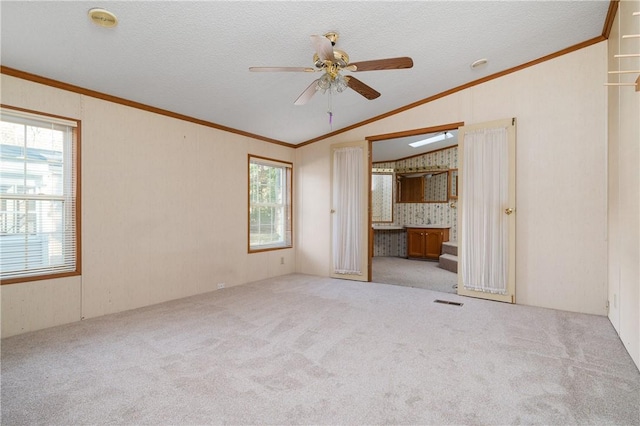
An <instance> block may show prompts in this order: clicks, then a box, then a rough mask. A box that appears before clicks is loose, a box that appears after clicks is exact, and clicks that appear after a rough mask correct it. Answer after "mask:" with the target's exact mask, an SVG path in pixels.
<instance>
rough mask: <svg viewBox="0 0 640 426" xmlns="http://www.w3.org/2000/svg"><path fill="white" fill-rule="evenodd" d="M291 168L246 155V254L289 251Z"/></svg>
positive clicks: (283, 164) (273, 161) (266, 159)
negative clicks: (276, 250)
mask: <svg viewBox="0 0 640 426" xmlns="http://www.w3.org/2000/svg"><path fill="white" fill-rule="evenodd" d="M291 175H292V164H291V163H285V162H282V161H276V160H270V159H268V158H262V157H255V156H251V155H249V252H255V251H261V250H273V249H280V248H287V247H291V179H292V176H291Z"/></svg>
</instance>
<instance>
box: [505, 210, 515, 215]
mask: <svg viewBox="0 0 640 426" xmlns="http://www.w3.org/2000/svg"><path fill="white" fill-rule="evenodd" d="M504 212H505V213H506V214H508V215H509V214H511V213H513V209H511V208H509V209H504Z"/></svg>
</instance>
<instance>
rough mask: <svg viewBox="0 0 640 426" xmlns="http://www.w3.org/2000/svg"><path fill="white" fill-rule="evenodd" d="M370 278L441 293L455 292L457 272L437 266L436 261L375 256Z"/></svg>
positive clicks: (377, 281)
mask: <svg viewBox="0 0 640 426" xmlns="http://www.w3.org/2000/svg"><path fill="white" fill-rule="evenodd" d="M372 259H373V260H372V264H371V279H372V281H373V282H376V283H383V284H393V285H401V286H405V287H415V288H424V289H427V290H433V291H439V292H442V293H457V290H456V289H455V288H454V286H455V285H456V284H458V274H456V273H455V272H451V271H447V270H446V269H442V268H440V267H439V266H438V262H431V261H425V260H413V259H405V258H402V257H391V256H375V257H373V258H372Z"/></svg>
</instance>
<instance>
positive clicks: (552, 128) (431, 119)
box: [296, 42, 607, 315]
mask: <svg viewBox="0 0 640 426" xmlns="http://www.w3.org/2000/svg"><path fill="white" fill-rule="evenodd" d="M606 52H607V44H606V42H602V43H598V44H596V45H593V46H590V47H587V48H585V49H581V50H579V51H576V52H573V53H570V54H568V55H564V56H561V57H559V58H556V59H553V60H551V61H546V62H543V63H541V64H538V65H536V66H533V67H529V68H526V69H524V70H522V71H519V72H516V73H512V74H509V75H506V76H504V77H501V78H499V79H496V80H492V81H489V82H487V83H484V84H481V85H478V86H475V87H472V88H469V89H467V90H464V91H461V92H457V93H455V94H452V95H450V96H447V97H445V98H442V99H438V100H436V101H434V102H431V103H428V104H425V105H421V106H419V107H416V108H413V109H411V110H408V111H406V112H403V113H401V114H397V115H394V116H391V117H388V118H386V119H384V120H380V121H377V122H374V123H371V124H369V125H366V126H363V127H359V128H357V129H354V130H351V131H349V132H346V133H343V134H340V135H336V136H334V137H332V138H330V139H327V140H324V141H321V142H317V143H314V144H311V145H308V146H305V147H302V148H300V149H297V150H296V164H297V166H298V170H299V171H300V173H299V175H298V180H297V185H298V191H297V199H296V201H297V206H298V215H297V223H298V227H297V238H298V245H299V247H300V248H299V250H298V252H297V262H298V267H297V269H298V271H299V272H303V273H309V274H317V275H328V274H329V236H328V234H329V232H328V231H329V190H330V188H329V146H330V145H331V144H332V143H337V142H344V141H356V140H362V139H364V138H365V137H366V136H371V135H378V134H384V133H391V132H398V131H402V130H409V129H417V128H423V127H430V126H437V125H441V124H447V123H453V122H458V121H463V122H465V124H473V123H480V122H485V121H491V120H496V119H501V118H507V117H516V118H517V120H518V131H517V160H516V161H517V206H516V210H517V213H516V214H517V243H516V263H517V266H516V268H517V270H516V297H517V301H518V303H521V304H525V305H533V306H542V307H548V308H555V309H564V310H568V311H575V312H585V313H592V314H598V315H605V314H606V301H607V265H606V261H605V259H606V255H607V245H606V224H607V220H606V214H607V209H606V201H607V199H606V185H607V184H606V177H607V174H606V161H605V158H606V154H607V149H606V89H604V87H603V86H602V83H603V78H604V77H605V75H606V67H607V63H606ZM383 96H390V95H389V94H387V95H385V94H383ZM336 102H337V103H336V111H335V113H336V114H339V101H338V100H337V98H336Z"/></svg>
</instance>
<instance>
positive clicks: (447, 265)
mask: <svg viewBox="0 0 640 426" xmlns="http://www.w3.org/2000/svg"><path fill="white" fill-rule="evenodd" d="M438 266H440V267H441V268H442V269H446V270H447V271H451V272H455V273H458V256H454V255H452V254H443V255H441V256H440V263H439V265H438Z"/></svg>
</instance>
